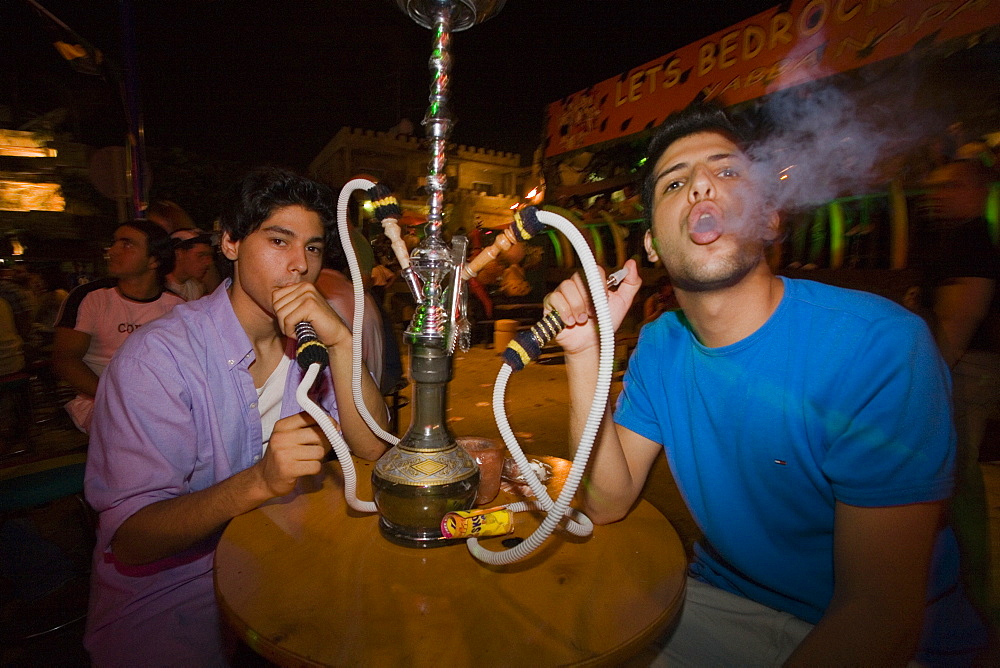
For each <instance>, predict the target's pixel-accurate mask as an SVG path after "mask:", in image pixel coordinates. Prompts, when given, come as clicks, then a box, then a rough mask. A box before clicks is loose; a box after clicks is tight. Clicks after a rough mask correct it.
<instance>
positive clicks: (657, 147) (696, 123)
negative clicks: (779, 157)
mask: <svg viewBox="0 0 1000 668" xmlns="http://www.w3.org/2000/svg"><path fill="white" fill-rule="evenodd" d="M699 132H718V133H720V134H723V135H725V136H727V137H729V138H730V139H731V140H732V141H733V142H735V143H736V145H737V146H739V147H740V148H741V149H743V150H746V149H747V146H748V144H749V143H750V141H751V132H750V128H749V127H748V126H747V125H745V123H744V122H743V121H742V120H741V119H737V118H735V117H733V116H731V115H730V114H728V113H727V112H726V111H725V110H724V109H723V107H721V106H720V105H718V104H715V103H710V102H695V103H692V104H690V105H688V106H687V107H685V108H684V109H681V110H680V111H675V112H674V113H672V114H670V115H669V116H667V118H666V120H664V121H663V123H662V124H661V125H660V127H659V128H658V129H657V131H656V134H654V135H653V138H652V139H651V140H650V141H649V147H648V148H647V149H646V164H645V171H646V173H645V175H644V177H643V180H642V205H643V208H644V210H645V212H646V217H645V221H644V224H645V226H646V228H647V229H649V226H650V225H651V224H652V217H653V196H654V194H655V193H654V189H655V187H656V163H657V162H658V161H659V159H660V158H661V157H662V156H663V154H664V152H666V150H667V149H668V148H670V146H671V144H673V143H674V142H676V141H677V140H679V139H683V138H684V137H687V136H689V135H694V134H698V133H699Z"/></svg>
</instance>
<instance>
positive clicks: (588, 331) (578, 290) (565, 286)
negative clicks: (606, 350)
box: [542, 260, 642, 374]
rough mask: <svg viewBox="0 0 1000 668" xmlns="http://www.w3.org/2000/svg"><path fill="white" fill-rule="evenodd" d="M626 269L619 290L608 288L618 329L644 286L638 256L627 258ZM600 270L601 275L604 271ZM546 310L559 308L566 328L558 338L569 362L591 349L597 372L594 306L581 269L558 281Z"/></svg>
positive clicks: (547, 302) (546, 299)
mask: <svg viewBox="0 0 1000 668" xmlns="http://www.w3.org/2000/svg"><path fill="white" fill-rule="evenodd" d="M624 269H626V270H627V272H628V273H626V274H625V278H624V279H623V280H622V281H621V282H620V283H618V287H617V289H616V290H610V289H609V291H608V306H609V308H610V311H611V319H612V322H613V323H614V327H615V331H617V330H618V328H619V327H620V326H621V324H622V321H623V320H624V319H625V314H626V313H628V310H629V308H630V307H631V306H632V301H633V300H634V299H635V296H636V295H637V294H638V293H639V288H640V287H642V279H640V278H639V270H638V268H637V267H636V264H635V260H628V261H626V262H625V265H624ZM604 273H605V272H604V271H603V270H601V275H602V276H603V275H604ZM542 305H543V306H544V307H545V313H546V314H547V313H549V312H550V311H556V312H557V313H558V314H559V317H560V319H561V320H562V321H563V324H564V325H565V328H564V329H563V330H562V331H561V332H560V333H559V335H558V336H556V342H557V343H558V344H559V345H561V346H562V347H563V350H564V351H565V353H566V356H567V362H568V361H569V358H570V357H571V356H573V355H578V354H582V353H585V352H587V351H590V352H591V353H592V356H593V365H594V374H596V373H597V352H598V344H599V341H598V338H597V330H596V328H595V323H596V319H595V318H594V307H593V304H592V302H591V299H590V291H589V290H588V289H587V284H586V282H585V281H584V280H583V276H581V275H580V274H579V273H576V274H573V276H572V277H571V278H568V279H566V280H565V281H563V282H562V283H560V284H559V287H558V288H556V289H555V291H553V292H552V293H550V294H549V295H548V296H546V297H545V299H543V300H542Z"/></svg>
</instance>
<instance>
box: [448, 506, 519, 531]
mask: <svg viewBox="0 0 1000 668" xmlns="http://www.w3.org/2000/svg"><path fill="white" fill-rule="evenodd" d="M512 531H514V513H513V512H512V511H510V510H507V509H506V508H505V507H503V506H497V507H496V508H486V509H484V510H458V511H455V512H451V513H448V514H447V515H445V516H444V517H443V518H442V519H441V534H442V535H443V536H444V537H445V538H468V537H469V536H475V537H477V538H485V537H486V536H506V535H507V534H509V533H511V532H512Z"/></svg>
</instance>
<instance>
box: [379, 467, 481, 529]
mask: <svg viewBox="0 0 1000 668" xmlns="http://www.w3.org/2000/svg"><path fill="white" fill-rule="evenodd" d="M372 487H373V488H374V491H375V503H376V505H377V506H378V508H379V514H380V517H379V523H378V528H379V531H380V532H381V533H382V535H383V536H384V537H385V538H386V540H388V541H390V542H392V543H395V544H397V545H402V546H404V547H442V546H445V545H452V544H454V543H457V542H461V539H454V538H445V537H444V535H443V534H442V533H441V520H442V519H444V516H445V515H447V514H448V513H450V512H453V511H456V510H468V509H470V508H472V506H473V505H475V502H476V492H477V490H478V488H479V471H478V470H477V471H475V472H474V474H473V475H471V476H469V477H468V478H465V479H464V480H459V481H455V482H451V483H446V484H443V485H441V484H439V485H406V484H401V483H394V482H389V481H387V480H385V479H383V478H381V477H379V476H378V475H373V476H372Z"/></svg>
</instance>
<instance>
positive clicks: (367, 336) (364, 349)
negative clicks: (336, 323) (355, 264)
mask: <svg viewBox="0 0 1000 668" xmlns="http://www.w3.org/2000/svg"><path fill="white" fill-rule="evenodd" d="M347 269H348V267H347V259H346V258H345V257H344V254H343V251H341V250H340V248H339V247H338V245H337V243H336V242H333V243H331V244H329V245H328V246H327V248H326V250H325V252H324V253H323V268H322V269H321V270H320V272H319V278H317V279H316V289H317V290H319V291H320V294H322V295H323V297H325V298H326V301H327V302H328V303H329V304H330V306H332V307H333V310H334V311H336V312H337V315H339V316H340V319H341V320H343V321H344V324H345V325H347V328H348V329H349V330H351V331H352V332H353V331H354V284H353V283H352V282H351V279H350V278H348V276H347V274H345V273H344V272H345V271H347ZM364 302H365V304H364V315H363V316H362V323H361V359H363V360H364V362H365V366H367V367H368V371H369V373H371V375H372V378H373V379H374V381H375V384H376V385H379V386H380V389H381V383H382V372H383V366H384V365H383V359H384V358H383V348H384V344H383V336H382V316H381V313H380V311H379V309H378V305H377V304H376V303H375V300H374V299H373V298H372V295H371V294H370V293H368V292H367V291H366V292H365V295H364Z"/></svg>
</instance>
